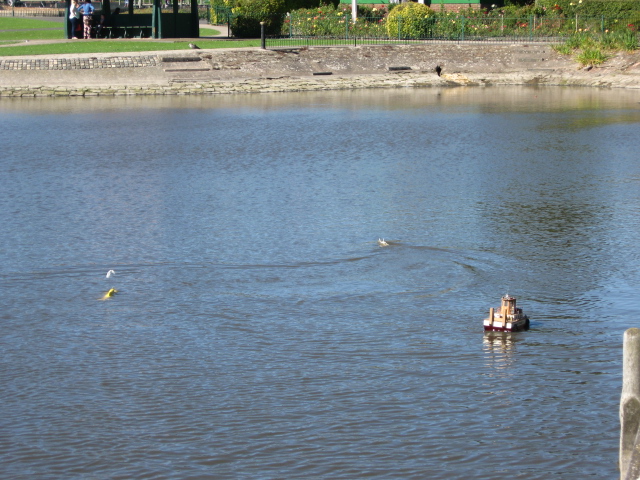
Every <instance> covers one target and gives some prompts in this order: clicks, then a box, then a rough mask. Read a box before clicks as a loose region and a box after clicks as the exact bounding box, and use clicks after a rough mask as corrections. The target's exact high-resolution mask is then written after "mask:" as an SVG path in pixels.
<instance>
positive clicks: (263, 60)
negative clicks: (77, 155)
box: [0, 43, 640, 97]
mask: <svg viewBox="0 0 640 480" xmlns="http://www.w3.org/2000/svg"><path fill="white" fill-rule="evenodd" d="M436 66H440V67H441V69H442V73H441V75H438V74H437V73H436V71H435V67H436ZM492 85H500V86H506V85H512V86H516V85H536V86H543V85H547V86H584V87H600V88H628V89H637V88H640V52H632V53H624V52H621V53H617V54H615V55H614V56H612V57H611V58H610V59H609V60H608V61H607V62H605V63H604V64H603V65H600V66H596V67H592V68H581V67H580V65H578V64H577V63H576V62H575V61H574V60H573V59H571V58H569V57H565V56H562V55H560V54H558V53H556V52H555V51H554V50H553V49H552V48H551V46H550V45H546V44H526V43H522V44H506V45H505V44H481V45H478V44H457V43H456V44H444V43H443V44H419V45H393V46H391V45H377V46H357V47H353V46H340V47H299V48H288V49H269V50H261V49H259V48H242V49H233V48H229V49H215V50H190V51H184V50H179V51H171V52H167V51H162V52H135V53H130V54H124V53H122V54H83V55H64V56H62V55H47V56H37V57H36V56H32V57H4V58H2V57H0V97H64V96H74V97H77V96H80V97H89V96H120V95H216V94H246V93H274V92H300V91H321V90H346V89H361V88H418V87H459V86H484V87H487V86H492Z"/></svg>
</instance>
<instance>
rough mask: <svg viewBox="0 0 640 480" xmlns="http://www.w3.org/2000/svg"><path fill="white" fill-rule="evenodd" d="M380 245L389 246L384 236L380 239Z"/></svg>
mask: <svg viewBox="0 0 640 480" xmlns="http://www.w3.org/2000/svg"><path fill="white" fill-rule="evenodd" d="M378 245H380V246H381V247H388V246H389V244H388V243H387V242H385V241H384V238H382V239H380V238H379V239H378Z"/></svg>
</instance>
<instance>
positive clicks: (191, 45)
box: [189, 43, 200, 50]
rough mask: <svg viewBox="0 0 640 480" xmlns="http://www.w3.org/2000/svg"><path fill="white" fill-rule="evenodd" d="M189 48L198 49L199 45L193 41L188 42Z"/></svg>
mask: <svg viewBox="0 0 640 480" xmlns="http://www.w3.org/2000/svg"><path fill="white" fill-rule="evenodd" d="M189 48H191V49H193V50H200V47H199V46H198V45H196V44H195V43H190V44H189Z"/></svg>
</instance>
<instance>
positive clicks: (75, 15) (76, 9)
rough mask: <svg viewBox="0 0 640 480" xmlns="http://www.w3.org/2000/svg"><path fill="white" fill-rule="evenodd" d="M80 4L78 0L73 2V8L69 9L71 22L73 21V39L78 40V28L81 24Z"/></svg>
mask: <svg viewBox="0 0 640 480" xmlns="http://www.w3.org/2000/svg"><path fill="white" fill-rule="evenodd" d="M81 16H82V15H81V13H80V4H79V3H78V0H73V2H72V3H71V7H69V20H70V21H71V38H73V39H77V38H78V27H79V23H80V17H81Z"/></svg>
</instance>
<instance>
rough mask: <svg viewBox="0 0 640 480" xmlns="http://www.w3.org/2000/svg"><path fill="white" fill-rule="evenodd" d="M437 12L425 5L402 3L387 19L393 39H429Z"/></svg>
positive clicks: (388, 29)
mask: <svg viewBox="0 0 640 480" xmlns="http://www.w3.org/2000/svg"><path fill="white" fill-rule="evenodd" d="M434 16H435V12H434V11H433V10H431V9H430V8H429V7H427V6H426V5H425V4H423V3H413V2H409V3H401V4H400V5H398V6H397V7H395V8H394V9H393V10H391V12H390V13H389V15H388V17H387V33H388V35H389V37H391V38H427V37H430V36H431V34H432V31H433V26H434Z"/></svg>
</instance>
